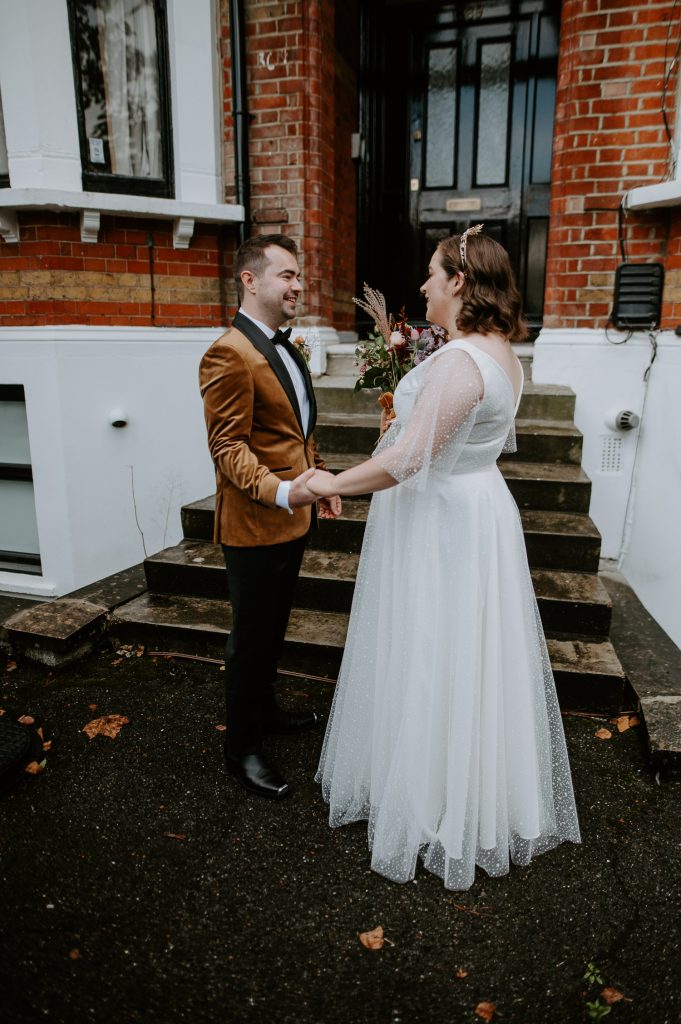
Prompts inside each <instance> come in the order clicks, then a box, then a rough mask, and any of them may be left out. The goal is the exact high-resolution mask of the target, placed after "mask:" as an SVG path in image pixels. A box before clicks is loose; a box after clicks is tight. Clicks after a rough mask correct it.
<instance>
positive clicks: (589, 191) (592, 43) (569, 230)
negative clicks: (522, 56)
mask: <svg viewBox="0 0 681 1024" xmlns="http://www.w3.org/2000/svg"><path fill="white" fill-rule="evenodd" d="M674 8H675V5H674V2H673V0H647V3H646V4H645V5H644V4H635V3H633V2H632V0H565V3H564V4H563V9H562V25H561V42H560V62H559V69H558V92H557V104H556V128H555V134H554V150H553V176H552V189H551V197H552V198H551V220H550V227H549V251H548V263H547V276H546V304H545V315H544V324H545V326H547V327H602V326H604V324H605V323H606V321H607V318H608V315H609V313H610V310H611V308H612V300H613V284H614V276H615V269H616V267H617V265H618V263H619V262H620V261H621V255H620V250H619V245H618V229H617V208H618V206H619V204H620V200H621V198H622V195H623V194H624V192H626V191H629V190H630V189H632V188H636V187H637V186H640V185H650V184H654V183H655V182H657V181H660V180H663V179H665V178H666V177H667V176H668V174H669V156H670V148H669V145H668V143H667V138H666V135H665V131H664V126H663V121H662V115H661V113H660V108H661V98H662V89H663V81H664V78H665V75H666V72H667V70H668V67H669V64H670V61H671V59H672V57H673V55H674V51H675V49H676V46H677V44H678V39H679V32H680V31H681V25H679V12H678V9H676V12H675V13H674ZM673 13H674V24H673V25H671V30H670V18H671V16H672V14H673ZM668 36H669V43H668V45H667V56H666V63H665V44H666V43H667V39H668ZM676 83H677V78H676V73H674V74H672V75H671V77H670V79H669V82H668V87H667V97H666V104H665V106H666V110H667V117H668V120H669V124H670V127H671V128H672V130H673V125H674V119H675V104H674V101H675V93H676ZM623 223H624V236H625V240H626V252H627V257H628V258H629V259H632V260H637V261H650V260H663V261H665V263H666V271H667V282H666V287H665V305H664V310H663V324H662V325H663V326H666V327H673V326H676V324H677V323H678V322H679V321H680V320H681V301H680V300H681V286H680V283H681V239H680V238H679V219H678V217H676V216H672V217H671V218H670V216H669V214H668V212H666V211H659V210H658V211H651V212H650V213H638V214H629V215H626V216H625V217H624V219H623Z"/></svg>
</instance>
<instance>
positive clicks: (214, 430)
mask: <svg viewBox="0 0 681 1024" xmlns="http://www.w3.org/2000/svg"><path fill="white" fill-rule="evenodd" d="M296 359H297V362H298V364H299V366H300V369H301V372H302V374H303V377H304V379H305V386H306V388H307V392H308V398H309V401H310V418H309V423H308V428H307V431H306V432H304V431H303V427H302V422H301V418H300V409H299V407H298V401H297V398H296V393H295V390H294V388H293V383H292V381H291V377H290V375H289V373H288V371H287V369H286V366H285V365H284V362H283V360H282V359H281V357H280V356H279V354H278V352H277V349H276V346H275V345H273V344H272V342H271V341H269V340H268V339H267V338H266V337H265V335H264V334H263V333H262V331H261V330H260V329H259V328H258V327H257V326H256V325H255V324H254V323H253V322H252V321H251V320H249V319H248V318H247V317H244V316H242V315H241V314H237V316H236V317H235V318H234V321H233V324H232V327H231V329H230V330H228V331H226V333H225V334H223V335H222V336H221V337H220V338H218V339H217V341H215V342H213V344H212V345H211V347H210V348H209V349H208V351H207V352H206V354H205V355H204V357H203V359H202V360H201V365H200V368H199V384H200V388H201V395H202V397H203V406H204V412H205V417H206V427H207V430H208V447H209V449H210V453H211V456H212V458H213V462H214V464H215V473H216V495H215V530H214V534H213V539H214V541H215V543H219V544H229V545H233V546H235V547H261V546H263V545H265V544H279V543H281V542H282V541H288V540H295V539H296V538H297V537H301V536H302V535H303V534H305V533H307V531H308V530H309V528H310V523H311V520H312V519H313V517H314V520H315V522H316V505H312V506H307V507H305V508H297V509H294V510H293V514H292V515H291V514H289V512H287V511H286V509H284V508H278V507H277V504H276V500H275V498H276V493H277V488H278V486H279V483H280V481H281V480H293V479H294V478H295V477H297V476H298V474H299V473H302V472H303V471H304V470H306V469H308V468H309V467H310V466H317V467H319V468H320V469H324V468H325V465H324V462H323V460H322V459H321V457H320V456H319V454H318V452H317V447H316V445H315V442H314V438H313V437H312V431H313V429H314V425H315V422H316V418H317V406H316V402H315V397H314V390H313V388H312V380H311V378H310V373H309V371H308V368H307V365H306V363H305V360H304V359H303V357H302V355H300V356H299V355H298V354H297V353H296Z"/></svg>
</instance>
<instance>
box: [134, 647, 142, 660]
mask: <svg viewBox="0 0 681 1024" xmlns="http://www.w3.org/2000/svg"><path fill="white" fill-rule="evenodd" d="M143 654H144V647H143V646H142V644H140V645H139V647H138V648H137V650H136V651H135V657H136V658H141V657H142V655H143Z"/></svg>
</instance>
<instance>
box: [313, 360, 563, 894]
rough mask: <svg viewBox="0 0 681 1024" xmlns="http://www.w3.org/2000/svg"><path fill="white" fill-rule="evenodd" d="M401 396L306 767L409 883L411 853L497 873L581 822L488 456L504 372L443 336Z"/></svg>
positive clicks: (519, 548) (456, 885) (508, 419)
mask: <svg viewBox="0 0 681 1024" xmlns="http://www.w3.org/2000/svg"><path fill="white" fill-rule="evenodd" d="M428 364H431V365H430V366H428ZM419 371H422V372H421V373H419ZM451 375H453V376H451ZM453 380H456V384H455V385H453V383H452V381H453ZM440 389H441V390H442V392H443V394H442V395H439V394H438V391H439V390H440ZM426 397H427V398H428V401H427V403H426V404H427V406H428V409H427V412H428V415H426V414H425V412H424V410H423V408H422V407H423V405H424V399H425V398H426ZM395 408H396V412H397V420H396V423H395V426H394V427H391V428H390V430H389V431H388V435H392V436H391V437H388V436H387V435H386V437H385V438H384V441H382V442H381V445H379V447H378V449H377V452H376V458H377V459H380V460H381V461H382V462H383V464H384V466H385V468H386V469H388V471H389V472H391V473H393V475H395V476H396V478H397V479H400V480H402V481H403V482H402V483H401V484H400V486H397V487H395V488H392V489H391V490H388V491H383V492H381V493H379V494H377V495H375V496H374V498H373V501H372V504H371V509H370V513H369V519H368V523H367V528H366V534H365V540H364V546H363V549H362V556H361V559H360V565H359V570H358V575H357V584H356V588H355V598H354V602H353V607H352V613H351V616H350V626H349V631H348V640H347V644H346V648H345V653H344V657H343V663H342V667H341V673H340V678H339V682H338V686H337V689H336V694H335V697H334V702H333V707H332V711H331V716H330V720H329V724H328V727H327V732H326V737H325V740H324V747H323V750H322V756H321V761H320V765H319V771H318V774H317V781H319V782H320V783H321V785H322V792H323V796H324V798H325V800H326V801H327V802H328V803H329V805H330V823H331V825H332V826H338V825H344V824H347V823H349V822H353V821H357V820H362V819H366V820H367V821H368V834H369V845H370V848H371V851H372V860H371V864H372V867H373V868H374V870H375V871H377V872H380V873H381V874H383V875H386V876H387V877H388V878H391V879H393V880H395V881H401V882H406V881H408V880H409V879H411V878H413V877H414V874H415V870H416V863H417V858H418V857H419V856H420V857H421V858H422V860H423V863H424V864H425V867H426V868H428V869H429V870H430V871H433V872H434V873H436V874H437V875H439V876H440V877H442V878H443V880H444V884H445V886H446V887H447V888H448V889H466V888H468V887H469V886H470V885H471V884H472V882H473V879H474V872H475V866H476V864H477V865H479V866H480V867H482V868H483V869H484V870H485V871H486V872H487V873H488V874H490V875H501V874H504V873H506V872H507V871H508V870H509V860H512V861H513V862H514V863H517V864H527V863H528V862H529V861H530V859H531V858H532V857H533V856H534V855H535V854H537V853H542V852H544V851H546V850H549V849H551V848H552V847H553V846H556V845H557V844H558V843H560V842H562V841H563V840H571V841H573V842H579V827H578V824H577V815H576V810H575V803H574V797H573V792H572V782H571V778H570V769H569V764H568V758H567V751H566V748H565V740H564V735H563V729H562V723H561V719H560V712H559V708H558V703H557V700H556V693H555V686H554V682H553V677H552V674H551V668H550V664H549V660H548V655H547V652H546V644H545V641H544V636H543V632H542V628H541V623H540V620H539V614H538V610H537V605H536V601H535V598H534V593H533V589H532V583H531V579H530V574H529V569H528V565H527V557H526V553H525V544H524V540H523V534H522V528H521V524H520V518H519V515H518V510H517V508H516V505H515V502H514V501H513V498H512V496H511V494H510V492H509V490H508V488H507V486H506V484H505V482H504V479H503V477H502V476H501V473H500V472H499V470H498V469H497V467H496V458H497V457H498V455H499V453H500V452H501V450H502V449H503V447H504V445H505V443H506V442H507V439H508V436H509V431H510V430H511V427H512V421H513V415H514V411H515V409H514V400H513V393H512V389H511V385H510V381H509V380H508V378H506V376H505V374H504V373H503V371H502V370H501V368H500V367H499V366H498V364H496V363H494V360H492V359H491V357H489V356H487V355H486V354H485V353H482V352H480V351H479V350H476V349H475V348H474V346H471V345H468V344H467V343H465V342H451V343H450V344H449V345H447V346H445V348H444V349H441V350H440V352H438V353H436V355H435V356H431V357H430V359H429V360H427V362H426V363H424V364H421V366H419V367H418V368H417V369H416V370H415V371H412V373H410V374H409V375H408V376H407V377H406V378H404V380H403V381H402V382H401V385H400V388H398V392H397V394H396V396H395ZM419 414H420V416H421V422H419ZM420 444H421V445H422V446H427V447H428V452H427V454H426V455H425V457H423V458H418V457H417V455H416V453H417V451H418V450H419V445H420Z"/></svg>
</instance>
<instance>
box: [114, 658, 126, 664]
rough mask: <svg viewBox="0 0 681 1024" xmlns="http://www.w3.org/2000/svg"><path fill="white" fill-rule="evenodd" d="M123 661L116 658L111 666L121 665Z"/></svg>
mask: <svg viewBox="0 0 681 1024" xmlns="http://www.w3.org/2000/svg"><path fill="white" fill-rule="evenodd" d="M122 661H123V659H122V658H116V659H115V660H114V661H112V662H111V664H112V665H120V664H121V662H122Z"/></svg>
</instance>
